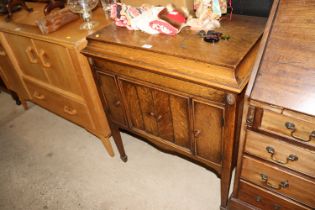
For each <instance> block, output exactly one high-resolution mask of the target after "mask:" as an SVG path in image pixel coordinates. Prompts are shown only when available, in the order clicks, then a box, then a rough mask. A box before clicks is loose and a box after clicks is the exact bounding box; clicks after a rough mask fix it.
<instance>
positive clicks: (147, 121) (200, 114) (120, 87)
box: [83, 15, 266, 209]
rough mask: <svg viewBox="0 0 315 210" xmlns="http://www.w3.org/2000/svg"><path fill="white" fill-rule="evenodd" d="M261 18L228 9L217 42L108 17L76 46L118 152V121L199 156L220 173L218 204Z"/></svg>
mask: <svg viewBox="0 0 315 210" xmlns="http://www.w3.org/2000/svg"><path fill="white" fill-rule="evenodd" d="M265 21H266V19H265V18H259V17H247V16H238V15H235V16H233V20H232V21H229V20H225V21H223V22H222V28H221V29H220V30H221V31H222V32H223V33H226V34H230V36H231V39H230V41H220V42H219V43H217V44H209V43H206V42H204V41H203V39H202V38H200V37H199V36H198V35H197V34H196V32H192V31H189V30H183V31H182V32H181V33H180V34H178V35H176V36H165V35H159V36H150V35H147V34H145V33H143V32H140V31H128V30H127V29H125V28H119V27H116V26H114V25H110V26H108V27H105V28H104V29H102V30H100V31H98V32H97V33H95V34H93V35H91V36H89V37H88V45H87V47H86V48H85V49H84V50H83V53H84V54H85V55H87V56H88V57H90V58H91V65H92V69H93V70H94V73H95V78H96V83H97V85H98V87H99V93H100V95H101V98H102V99H103V105H104V109H105V111H106V113H107V116H108V119H109V121H110V126H111V129H112V134H113V137H114V140H115V142H116V144H117V146H118V149H119V151H120V154H121V158H122V159H123V160H124V161H126V160H127V156H126V154H125V151H124V148H123V145H122V141H121V137H120V133H119V129H120V130H127V131H129V132H131V133H133V134H136V135H138V136H140V137H143V138H145V139H146V140H147V141H149V142H151V143H152V144H154V145H156V146H158V147H159V148H162V149H164V150H166V151H169V152H172V153H175V154H178V155H180V156H183V157H186V158H188V159H191V160H193V161H194V162H197V163H200V164H202V165H203V166H206V167H207V168H210V169H212V170H213V171H214V172H216V174H217V175H218V176H219V177H220V178H221V208H222V209H224V208H225V207H226V204H227V199H228V191H229V186H230V180H231V173H232V168H233V155H235V153H234V147H235V145H236V139H237V138H236V136H237V135H236V133H237V126H236V125H237V123H238V114H239V113H240V112H241V111H240V110H241V108H242V98H243V90H244V87H245V86H246V84H247V82H248V79H249V75H250V73H251V67H252V66H253V62H254V60H255V56H256V52H257V47H258V43H259V39H260V36H261V34H262V32H263V29H264V26H265ZM245 37H246V39H245Z"/></svg>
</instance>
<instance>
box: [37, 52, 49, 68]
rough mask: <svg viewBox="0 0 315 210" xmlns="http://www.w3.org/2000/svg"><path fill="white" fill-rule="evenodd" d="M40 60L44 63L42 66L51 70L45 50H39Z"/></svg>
mask: <svg viewBox="0 0 315 210" xmlns="http://www.w3.org/2000/svg"><path fill="white" fill-rule="evenodd" d="M39 59H40V61H41V62H42V65H43V66H44V67H46V68H50V67H51V64H50V63H49V62H47V61H46V59H47V54H46V52H45V51H44V50H43V49H41V50H39Z"/></svg>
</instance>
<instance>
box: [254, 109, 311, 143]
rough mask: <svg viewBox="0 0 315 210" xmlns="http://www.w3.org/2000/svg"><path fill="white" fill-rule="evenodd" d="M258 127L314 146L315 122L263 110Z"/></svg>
mask: <svg viewBox="0 0 315 210" xmlns="http://www.w3.org/2000/svg"><path fill="white" fill-rule="evenodd" d="M259 129H261V130H264V131H267V132H271V133H274V134H277V135H280V136H283V137H286V138H289V139H292V140H294V141H298V142H302V143H305V144H308V145H311V146H314V147H315V124H314V123H311V122H309V121H306V120H302V119H297V118H294V117H290V116H285V115H283V114H279V113H275V112H272V111H269V110H264V112H263V116H262V120H261V124H260V126H259Z"/></svg>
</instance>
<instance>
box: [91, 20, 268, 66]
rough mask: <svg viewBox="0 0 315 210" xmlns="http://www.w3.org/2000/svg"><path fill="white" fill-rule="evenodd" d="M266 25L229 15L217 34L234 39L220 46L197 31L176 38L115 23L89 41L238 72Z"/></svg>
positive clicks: (261, 21)
mask: <svg viewBox="0 0 315 210" xmlns="http://www.w3.org/2000/svg"><path fill="white" fill-rule="evenodd" d="M265 24H266V18H263V17H254V16H251V17H250V16H242V15H233V18H232V21H230V20H229V19H228V17H227V16H226V17H225V18H224V19H223V20H222V21H221V27H220V28H218V29H216V30H215V31H218V32H221V33H223V34H226V35H229V36H230V37H231V38H230V40H226V41H224V40H220V41H219V42H217V43H207V42H205V41H203V38H201V37H200V36H199V35H197V33H198V31H192V30H189V29H188V28H184V29H182V31H181V32H180V33H179V34H177V35H175V36H168V35H162V34H159V35H150V34H146V33H143V32H141V31H130V30H127V29H126V28H121V27H116V26H115V25H114V24H111V25H108V26H106V27H104V28H103V29H101V30H100V31H98V32H97V34H98V36H97V37H96V36H93V35H92V36H89V37H88V39H90V40H96V41H99V42H105V43H110V44H117V45H123V46H126V47H130V48H139V49H143V50H148V51H152V52H157V53H161V54H166V55H170V56H177V57H182V58H184V59H190V60H196V61H200V62H205V63H208V64H212V65H219V66H224V67H227V68H232V69H235V68H236V67H237V66H238V65H239V64H240V62H241V61H242V60H243V59H244V57H245V56H246V55H247V53H248V52H249V51H250V50H251V48H252V47H253V46H254V45H255V43H256V42H257V41H258V40H259V38H260V36H261V35H262V33H263V31H264V27H265Z"/></svg>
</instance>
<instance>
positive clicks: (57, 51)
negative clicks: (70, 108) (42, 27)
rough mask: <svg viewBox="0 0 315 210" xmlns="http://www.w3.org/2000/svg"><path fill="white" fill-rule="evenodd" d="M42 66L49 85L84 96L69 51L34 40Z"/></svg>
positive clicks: (59, 46)
mask: <svg viewBox="0 0 315 210" xmlns="http://www.w3.org/2000/svg"><path fill="white" fill-rule="evenodd" d="M33 42H34V44H35V47H36V50H37V53H38V59H39V62H40V65H41V66H42V68H43V69H44V70H45V72H46V75H47V77H48V80H49V83H50V84H51V85H52V86H55V87H58V88H60V89H62V90H65V91H68V92H71V93H74V94H76V95H82V91H81V87H80V85H79V83H78V82H73V81H78V78H77V75H76V73H75V69H74V67H73V64H72V61H71V57H70V55H69V53H68V49H67V48H66V47H63V46H61V45H57V44H51V43H49V42H44V41H40V40H33Z"/></svg>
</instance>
